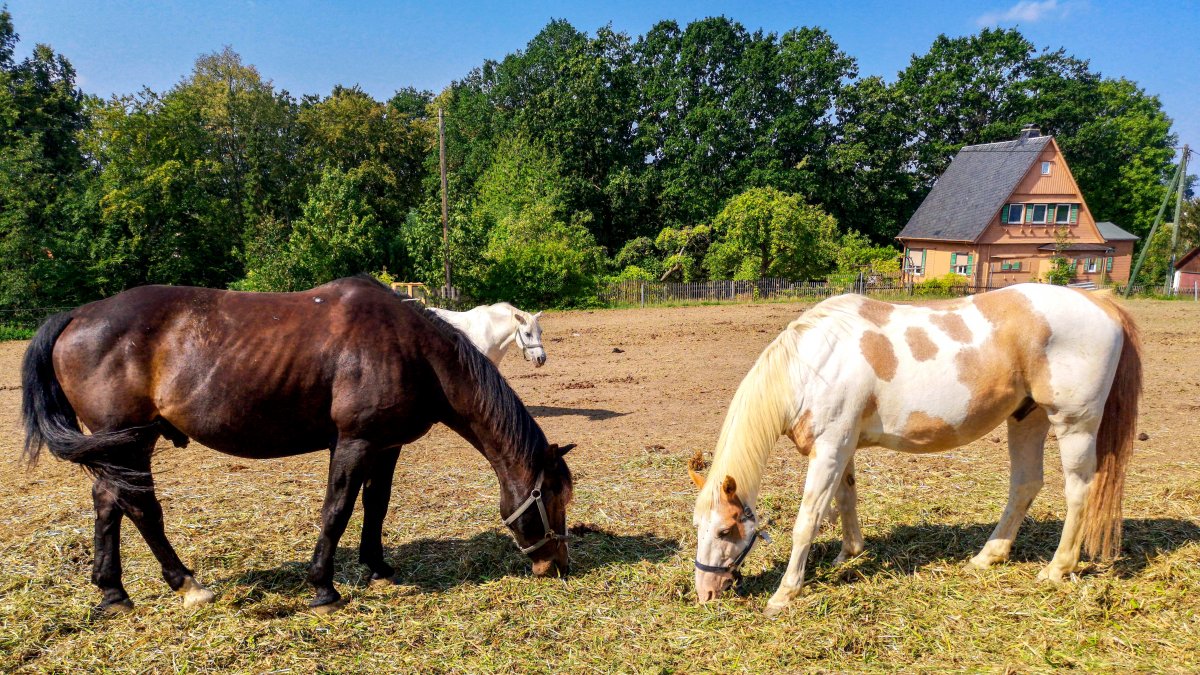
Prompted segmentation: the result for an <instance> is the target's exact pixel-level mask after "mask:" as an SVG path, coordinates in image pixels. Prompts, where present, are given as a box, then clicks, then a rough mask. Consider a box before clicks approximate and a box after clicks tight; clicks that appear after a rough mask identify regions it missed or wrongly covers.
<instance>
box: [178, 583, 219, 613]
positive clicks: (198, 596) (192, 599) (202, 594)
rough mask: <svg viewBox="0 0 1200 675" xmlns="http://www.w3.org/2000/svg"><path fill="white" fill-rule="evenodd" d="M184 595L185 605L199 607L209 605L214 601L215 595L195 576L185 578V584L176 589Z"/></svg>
mask: <svg viewBox="0 0 1200 675" xmlns="http://www.w3.org/2000/svg"><path fill="white" fill-rule="evenodd" d="M176 592H177V593H179V594H180V595H182V596H183V606H184V607H189V608H190V607H197V606H199V605H207V604H208V603H210V602H212V601H213V599H214V598H216V596H215V595H213V592H212V591H210V590H208V589H207V588H205V587H204V585H203V584H201V583H200V582H199V581H196V578H195V577H188V578H186V579H184V580H183V585H182V586H180V587H179V590H178V591H176Z"/></svg>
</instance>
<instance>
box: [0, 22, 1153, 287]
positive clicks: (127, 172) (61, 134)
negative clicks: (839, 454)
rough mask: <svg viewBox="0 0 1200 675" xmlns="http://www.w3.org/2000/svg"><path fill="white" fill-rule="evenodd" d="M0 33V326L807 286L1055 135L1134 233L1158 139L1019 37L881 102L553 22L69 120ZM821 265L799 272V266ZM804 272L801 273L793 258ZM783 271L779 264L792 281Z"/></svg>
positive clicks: (10, 37)
mask: <svg viewBox="0 0 1200 675" xmlns="http://www.w3.org/2000/svg"><path fill="white" fill-rule="evenodd" d="M17 44H18V35H17V33H16V32H15V29H14V26H13V23H12V19H11V16H10V15H9V14H8V13H7V12H0V233H2V236H3V240H2V242H0V260H2V262H3V271H2V273H0V306H54V305H64V304H74V303H77V302H81V301H85V300H90V299H93V298H96V297H100V296H103V295H107V294H111V293H115V292H117V291H119V290H121V289H124V288H127V287H130V286H133V285H138V284H144V283H172V284H197V285H206V286H217V287H234V288H244V289H253V290H289V289H297V288H303V287H307V286H311V285H314V284H317V283H321V282H323V281H326V280H328V279H331V278H334V277H337V276H341V275H345V274H351V273H356V272H362V271H366V272H372V273H377V274H383V273H385V271H386V273H387V274H388V275H390V276H393V277H395V278H403V279H407V280H421V281H426V282H429V283H432V284H435V285H440V283H441V274H442V272H441V271H442V255H443V254H442V251H443V249H442V245H441V225H440V193H439V177H438V157H437V150H436V111H437V110H439V109H440V110H443V111H444V112H445V115H446V134H447V137H446V140H447V149H448V160H449V162H448V163H449V185H450V219H451V240H452V241H451V247H450V251H451V254H450V255H451V262H452V263H453V267H454V269H455V284H456V285H458V286H459V287H461V288H462V289H463V290H464V291H465V292H467V293H468V294H469V295H472V296H474V297H477V298H480V299H491V298H496V299H507V300H515V301H522V302H527V303H531V304H537V305H542V306H552V305H564V304H586V303H587V302H589V301H590V300H591V299H593V298H594V296H595V289H596V285H597V282H598V281H599V280H601V279H603V278H606V277H609V276H614V275H615V276H621V275H625V276H627V277H631V276H632V277H639V276H640V277H644V278H681V279H683V278H686V279H699V278H707V277H728V276H729V275H737V274H744V275H750V274H759V273H764V272H771V273H779V274H803V275H807V276H813V275H820V274H823V273H826V272H829V271H832V270H834V269H836V268H838V267H839V266H845V265H852V264H861V263H862V262H863V261H864V260H870V259H872V258H874V259H880V260H882V259H887V258H894V253H893V252H891V251H889V250H888V249H887V248H880V247H881V246H882V247H886V246H887V245H889V244H890V243H891V240H892V237H893V236H894V235H895V234H896V232H898V231H899V229H900V227H902V226H903V224H904V222H905V221H906V220H907V218H908V216H909V215H910V214H911V213H912V211H913V210H914V209H915V208H916V206H917V204H919V203H920V200H921V199H922V198H923V197H924V195H925V194H926V193H927V191H928V190H929V188H930V187H931V186H932V183H933V181H934V180H935V179H936V178H937V176H938V175H940V173H941V172H942V171H943V170H944V169H945V167H946V165H947V164H948V163H949V161H950V159H951V158H952V157H953V156H954V154H955V152H957V150H958V149H959V148H960V147H962V146H963V145H965V144H972V143H983V142H990V141H996V140H1004V139H1009V138H1013V137H1015V136H1016V135H1017V133H1018V130H1019V129H1020V128H1021V126H1023V125H1024V124H1027V123H1034V124H1037V125H1038V126H1040V127H1041V128H1042V129H1043V130H1044V131H1045V132H1046V133H1050V134H1054V135H1055V136H1056V137H1057V138H1058V141H1059V143H1060V145H1061V146H1062V148H1063V150H1064V152H1065V153H1066V155H1067V158H1068V161H1070V162H1071V166H1072V170H1073V172H1074V174H1075V176H1076V178H1077V179H1078V180H1079V183H1080V186H1081V188H1082V189H1083V191H1084V194H1085V195H1086V196H1087V197H1088V201H1089V205H1090V206H1091V207H1092V210H1093V212H1094V213H1095V214H1096V216H1097V217H1098V218H1099V219H1103V220H1111V221H1114V222H1117V223H1118V224H1121V225H1122V226H1124V227H1126V228H1127V229H1130V230H1132V231H1134V232H1135V233H1138V234H1144V233H1145V232H1146V231H1147V230H1148V229H1149V225H1150V219H1151V218H1152V217H1153V215H1154V211H1155V209H1156V208H1157V205H1158V202H1159V201H1160V200H1161V198H1162V195H1163V193H1164V191H1165V187H1164V183H1165V178H1166V176H1167V174H1168V172H1169V171H1170V168H1171V167H1170V163H1171V161H1172V150H1171V146H1172V145H1173V144H1174V138H1173V136H1172V135H1171V132H1170V120H1169V119H1168V118H1167V117H1166V115H1165V114H1164V113H1163V111H1162V107H1161V105H1160V103H1159V101H1158V99H1157V98H1156V97H1154V96H1152V95H1149V94H1147V93H1146V92H1144V91H1143V90H1141V89H1140V88H1139V87H1138V86H1137V85H1136V84H1134V83H1132V82H1129V81H1128V80H1125V79H1120V78H1116V79H1114V78H1108V77H1104V76H1102V75H1100V74H1098V73H1096V72H1094V71H1092V70H1091V69H1090V67H1089V65H1088V63H1087V62H1086V61H1082V60H1080V59H1077V58H1074V57H1072V56H1070V55H1068V54H1065V53H1064V52H1062V51H1061V50H1060V51H1047V50H1038V49H1037V48H1036V47H1035V46H1034V45H1033V44H1031V43H1030V42H1029V41H1028V40H1027V39H1026V38H1025V37H1024V36H1022V35H1021V34H1020V33H1019V32H1018V31H1016V30H992V29H985V30H983V31H981V32H979V33H978V34H975V35H970V36H966V37H960V38H949V37H945V36H942V37H939V38H938V39H937V40H935V41H934V43H933V44H932V45H931V47H930V49H929V51H928V52H926V53H925V54H920V55H915V56H913V57H912V59H911V61H910V63H909V64H908V66H907V67H906V68H905V69H904V70H902V71H900V72H899V73H898V74H897V75H896V77H895V78H894V79H892V80H891V81H888V80H885V79H883V78H880V77H860V75H859V73H858V65H857V62H856V61H855V59H854V58H853V56H852V55H849V54H847V53H845V52H844V51H843V50H841V48H839V46H838V45H837V44H836V43H835V42H834V41H833V39H832V38H831V37H830V35H829V34H828V33H826V32H825V31H824V30H822V29H820V28H811V27H804V28H797V29H794V30H790V31H787V32H785V33H782V34H777V33H770V32H764V31H761V30H758V31H750V30H748V29H746V28H745V27H744V26H742V25H740V24H738V23H737V22H735V21H732V20H730V19H727V18H723V17H718V18H710V19H704V20H700V21H696V22H693V23H690V24H688V25H686V26H680V25H679V24H677V23H675V22H673V21H664V22H661V23H659V24H657V25H655V26H654V27H653V28H651V29H650V30H649V31H647V32H646V34H645V35H641V36H637V37H636V38H635V37H631V36H629V35H626V34H624V33H621V32H618V31H614V30H612V29H611V27H602V28H600V29H598V30H596V31H595V32H594V33H592V34H588V33H585V32H583V31H580V30H578V29H576V28H575V27H574V26H572V25H570V24H569V23H567V22H566V21H552V22H550V23H549V24H548V25H547V26H546V27H545V28H543V29H542V31H541V32H539V33H538V34H537V35H536V36H534V37H533V39H532V40H530V42H529V43H528V45H527V46H526V47H525V48H524V49H523V50H520V51H518V52H516V53H513V54H510V55H508V56H506V57H504V58H503V59H501V60H498V61H490V60H489V61H486V62H484V63H483V64H481V65H480V66H479V67H478V68H476V69H474V70H473V71H471V72H470V73H467V74H466V75H465V76H464V77H463V78H462V79H461V80H458V81H456V82H454V83H452V84H451V85H450V86H448V87H447V88H446V89H445V90H443V91H441V92H440V93H437V94H436V95H435V94H433V93H432V92H423V91H417V90H414V89H411V88H404V89H400V90H398V91H397V92H396V94H395V96H393V97H392V98H391V99H390V100H387V101H378V100H375V99H374V98H373V97H371V96H370V95H368V94H366V93H365V92H363V91H361V90H359V89H357V88H354V87H340V86H339V87H335V88H334V90H333V91H332V92H330V93H329V94H328V95H324V96H312V95H309V96H301V97H296V96H293V95H292V94H290V93H289V92H287V91H282V90H280V89H278V88H276V87H275V86H274V85H273V84H272V82H271V81H270V80H269V79H268V78H266V77H264V76H263V75H262V74H260V73H259V72H258V71H257V70H256V69H255V68H254V67H253V66H251V65H249V64H245V63H243V61H242V59H241V58H240V57H239V56H238V55H237V54H236V53H235V52H233V51H232V50H230V49H228V48H227V49H225V50H224V51H221V52H217V53H213V54H209V55H205V56H202V57H200V58H199V59H197V61H196V63H195V65H194V68H193V70H192V72H191V73H190V74H188V75H186V76H185V77H184V78H183V79H182V80H181V81H180V82H179V83H178V84H176V85H175V86H173V87H172V88H170V89H168V90H167V91H164V92H154V91H150V90H148V89H147V90H143V91H141V92H137V93H134V94H130V95H125V96H116V97H113V98H111V99H108V100H101V99H98V98H94V97H89V96H85V95H83V94H82V93H81V92H80V91H79V89H78V87H77V86H76V84H75V73H74V70H73V69H72V67H71V65H70V63H69V61H68V60H67V59H66V58H65V57H64V56H62V55H60V54H57V53H55V52H54V51H53V50H52V49H51V48H50V47H48V46H44V45H39V46H38V47H37V48H36V49H34V51H33V53H32V54H31V55H30V56H29V57H28V58H26V59H23V60H21V61H17V60H15V58H14V50H15V47H16V45H17ZM797 238H799V240H803V241H806V242H810V243H809V244H806V245H805V246H804V247H797V246H796V245H795V244H794V241H796V240H797ZM801 249H803V250H801ZM789 256H790V257H789Z"/></svg>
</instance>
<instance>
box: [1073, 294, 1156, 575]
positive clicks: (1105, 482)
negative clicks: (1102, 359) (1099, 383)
mask: <svg viewBox="0 0 1200 675" xmlns="http://www.w3.org/2000/svg"><path fill="white" fill-rule="evenodd" d="M1095 299H1096V300H1097V302H1098V303H1099V304H1100V305H1102V306H1104V308H1105V309H1106V310H1107V311H1108V312H1109V314H1110V316H1112V317H1113V318H1114V319H1116V320H1118V321H1119V322H1120V323H1121V331H1122V332H1123V333H1124V338H1125V339H1124V344H1123V346H1122V347H1121V358H1120V360H1119V361H1117V373H1116V375H1115V376H1114V377H1113V383H1112V388H1111V389H1110V390H1109V392H1108V399H1107V400H1106V401H1105V402H1104V417H1103V418H1101V421H1100V432H1099V434H1097V436H1096V476H1095V479H1094V480H1093V481H1092V491H1091V495H1090V496H1089V498H1088V506H1087V513H1086V514H1085V515H1084V521H1083V522H1084V532H1083V536H1084V540H1083V541H1084V548H1085V550H1086V551H1087V554H1088V555H1089V556H1091V557H1092V558H1107V559H1111V558H1115V557H1116V556H1117V554H1118V553H1120V551H1121V499H1122V496H1123V494H1124V492H1125V469H1126V467H1127V466H1128V464H1129V456H1130V455H1131V454H1132V453H1133V437H1134V432H1136V431H1137V426H1136V425H1137V414H1138V399H1140V398H1141V396H1142V354H1141V351H1142V342H1141V338H1140V337H1139V336H1138V328H1137V326H1136V325H1135V324H1134V323H1133V317H1131V316H1130V315H1129V312H1127V311H1126V310H1125V309H1124V308H1123V307H1120V306H1119V305H1117V304H1116V303H1115V302H1113V301H1112V300H1110V299H1108V298H1095Z"/></svg>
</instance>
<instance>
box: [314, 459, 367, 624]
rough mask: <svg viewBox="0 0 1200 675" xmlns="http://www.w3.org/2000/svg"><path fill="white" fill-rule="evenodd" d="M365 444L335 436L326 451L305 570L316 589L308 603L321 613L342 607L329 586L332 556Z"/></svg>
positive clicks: (354, 493)
mask: <svg viewBox="0 0 1200 675" xmlns="http://www.w3.org/2000/svg"><path fill="white" fill-rule="evenodd" d="M368 447H369V446H368V444H367V443H366V442H365V441H360V440H356V439H339V440H338V442H337V445H336V446H334V448H333V450H332V452H331V453H330V457H329V484H328V486H326V489H325V504H324V505H323V506H322V507H321V536H320V537H318V538H317V547H316V549H315V550H314V551H313V558H312V565H311V566H310V567H309V570H308V583H310V584H312V585H313V587H315V588H316V590H317V597H316V598H315V599H314V600H313V601H312V602H311V603H309V606H310V607H312V608H313V610H314V611H316V612H318V613H321V614H327V613H329V612H332V611H334V610H336V609H337V608H339V607H341V606H342V596H341V595H340V594H339V593H338V592H337V589H335V588H334V587H333V555H334V553H335V552H337V545H338V541H340V540H341V538H342V534H343V533H344V532H345V531H346V524H347V523H348V522H350V514H351V513H353V511H354V500H355V499H356V498H357V497H358V491H359V489H361V488H362V484H363V478H364V473H365V472H364V467H365V465H366V461H365V460H366V457H367V453H368Z"/></svg>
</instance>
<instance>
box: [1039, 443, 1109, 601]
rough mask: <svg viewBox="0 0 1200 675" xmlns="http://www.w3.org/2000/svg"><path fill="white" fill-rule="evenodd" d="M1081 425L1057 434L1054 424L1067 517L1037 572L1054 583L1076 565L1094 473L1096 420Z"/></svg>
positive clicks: (1040, 577) (1071, 570)
mask: <svg viewBox="0 0 1200 675" xmlns="http://www.w3.org/2000/svg"><path fill="white" fill-rule="evenodd" d="M1081 426H1082V425H1072V427H1070V428H1068V429H1067V430H1064V431H1063V432H1062V433H1059V425H1057V424H1056V425H1055V435H1056V436H1058V449H1059V453H1060V454H1061V455H1062V465H1063V479H1064V481H1065V486H1064V489H1063V492H1064V493H1065V495H1066V498H1067V517H1066V518H1065V519H1064V520H1063V531H1062V538H1061V539H1060V540H1059V542H1058V550H1057V551H1055V552H1054V558H1053V559H1052V560H1051V561H1050V564H1049V565H1046V567H1045V569H1043V570H1042V571H1041V572H1039V573H1038V579H1043V580H1045V579H1048V580H1050V581H1052V582H1054V583H1061V582H1062V580H1063V577H1064V576H1070V574H1071V573H1073V572H1074V571H1075V568H1076V567H1077V566H1078V565H1079V548H1080V546H1081V545H1082V544H1083V516H1084V513H1085V511H1086V510H1087V500H1088V493H1089V492H1091V489H1092V480H1093V479H1094V478H1095V475H1096V434H1095V431H1096V428H1098V427H1099V422H1097V423H1096V424H1094V425H1090V427H1086V426H1085V427H1083V428H1079V427H1081Z"/></svg>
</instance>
